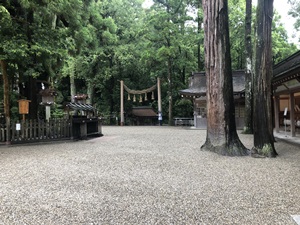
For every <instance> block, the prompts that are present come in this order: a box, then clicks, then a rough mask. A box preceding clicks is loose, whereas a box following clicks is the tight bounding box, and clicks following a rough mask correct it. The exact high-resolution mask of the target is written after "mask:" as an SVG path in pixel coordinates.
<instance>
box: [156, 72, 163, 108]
mask: <svg viewBox="0 0 300 225" xmlns="http://www.w3.org/2000/svg"><path fill="white" fill-rule="evenodd" d="M157 98H158V100H157V101H158V112H161V113H162V111H161V89H160V78H159V77H158V78H157Z"/></svg>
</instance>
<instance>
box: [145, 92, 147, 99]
mask: <svg viewBox="0 0 300 225" xmlns="http://www.w3.org/2000/svg"><path fill="white" fill-rule="evenodd" d="M145 101H148V98H147V92H146V93H145Z"/></svg>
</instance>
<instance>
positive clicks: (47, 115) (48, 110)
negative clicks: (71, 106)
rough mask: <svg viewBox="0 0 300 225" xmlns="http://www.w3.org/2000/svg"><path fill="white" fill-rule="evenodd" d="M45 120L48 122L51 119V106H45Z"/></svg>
mask: <svg viewBox="0 0 300 225" xmlns="http://www.w3.org/2000/svg"><path fill="white" fill-rule="evenodd" d="M45 110H46V120H47V121H49V120H50V117H51V106H50V105H46V109H45Z"/></svg>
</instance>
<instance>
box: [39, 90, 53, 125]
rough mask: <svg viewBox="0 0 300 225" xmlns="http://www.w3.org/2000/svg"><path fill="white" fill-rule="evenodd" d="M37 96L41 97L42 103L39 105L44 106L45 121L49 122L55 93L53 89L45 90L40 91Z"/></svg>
mask: <svg viewBox="0 0 300 225" xmlns="http://www.w3.org/2000/svg"><path fill="white" fill-rule="evenodd" d="M39 94H40V95H41V96H42V102H41V103H40V104H41V105H43V106H45V111H46V120H49V119H50V117H51V105H53V104H54V97H55V96H56V95H57V93H56V91H55V90H54V89H53V88H47V89H43V90H41V91H40V93H39Z"/></svg>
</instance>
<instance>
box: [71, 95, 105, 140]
mask: <svg viewBox="0 0 300 225" xmlns="http://www.w3.org/2000/svg"><path fill="white" fill-rule="evenodd" d="M87 97H88V96H87V95H85V94H81V95H76V96H75V101H76V102H70V103H68V104H67V105H66V108H67V109H68V111H69V112H70V111H73V112H74V113H73V115H71V116H70V120H71V122H72V138H74V139H86V138H88V137H92V136H93V137H100V136H102V135H103V134H102V124H101V120H100V119H99V118H98V117H97V113H96V109H95V108H94V107H93V106H92V105H90V104H86V103H85V100H86V99H87Z"/></svg>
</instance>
